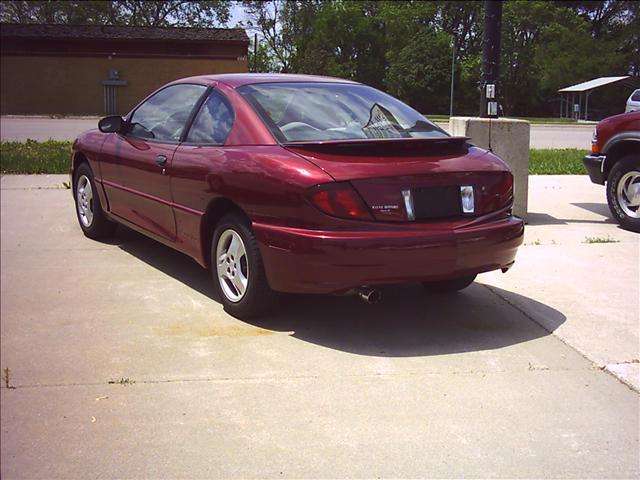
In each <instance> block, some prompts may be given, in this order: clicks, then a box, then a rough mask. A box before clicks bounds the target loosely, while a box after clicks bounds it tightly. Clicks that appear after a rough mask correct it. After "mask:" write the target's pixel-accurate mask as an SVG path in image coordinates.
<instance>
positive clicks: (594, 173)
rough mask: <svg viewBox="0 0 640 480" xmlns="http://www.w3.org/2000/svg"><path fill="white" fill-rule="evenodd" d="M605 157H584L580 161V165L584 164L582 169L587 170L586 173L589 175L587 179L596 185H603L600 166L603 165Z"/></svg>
mask: <svg viewBox="0 0 640 480" xmlns="http://www.w3.org/2000/svg"><path fill="white" fill-rule="evenodd" d="M605 158H606V157H605V156H604V155H586V156H585V157H584V158H583V159H582V163H583V164H584V168H586V169H587V173H588V174H589V178H590V179H591V181H592V182H593V183H597V184H598V185H604V181H605V180H606V179H605V178H604V174H603V173H602V164H603V163H604V159H605Z"/></svg>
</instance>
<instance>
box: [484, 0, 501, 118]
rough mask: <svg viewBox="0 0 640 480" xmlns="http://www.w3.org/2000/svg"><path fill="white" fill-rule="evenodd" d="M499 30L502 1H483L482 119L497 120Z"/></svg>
mask: <svg viewBox="0 0 640 480" xmlns="http://www.w3.org/2000/svg"><path fill="white" fill-rule="evenodd" d="M501 30H502V1H501V0H485V2H484V39H483V45H482V76H481V77H480V116H481V117H483V118H498V87H499V79H500V32H501Z"/></svg>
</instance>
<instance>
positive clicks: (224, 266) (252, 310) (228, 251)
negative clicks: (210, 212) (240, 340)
mask: <svg viewBox="0 0 640 480" xmlns="http://www.w3.org/2000/svg"><path fill="white" fill-rule="evenodd" d="M211 272H212V275H213V282H214V286H215V289H216V291H217V293H218V295H219V297H220V299H221V300H222V304H223V305H224V308H225V310H226V311H227V312H229V313H230V314H231V315H233V316H235V317H238V318H251V317H257V316H261V315H265V314H266V313H268V312H269V311H270V310H271V309H272V308H273V307H274V305H275V301H276V293H275V292H274V291H273V290H271V288H270V287H269V284H268V283H267V277H266V275H265V272H264V266H263V264H262V257H261V255H260V250H259V248H258V242H257V241H256V238H255V236H254V235H253V232H252V231H251V228H250V226H249V222H248V221H247V220H246V219H245V218H244V217H242V216H241V215H238V214H230V215H225V216H224V217H223V218H222V220H220V222H219V223H218V225H217V227H216V229H215V232H214V233H213V241H212V242H211Z"/></svg>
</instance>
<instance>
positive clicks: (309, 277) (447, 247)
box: [253, 216, 524, 293]
mask: <svg viewBox="0 0 640 480" xmlns="http://www.w3.org/2000/svg"><path fill="white" fill-rule="evenodd" d="M386 228H390V227H389V226H388V224H387V225H386ZM253 229H254V232H255V234H256V237H257V239H258V242H259V245H260V251H261V253H262V257H263V261H264V264H265V269H266V273H267V278H268V280H269V284H270V285H271V288H273V289H274V290H277V291H282V292H292V293H293V292H295V293H339V292H343V291H346V290H348V289H351V288H355V287H359V286H362V285H383V284H396V283H407V282H414V281H416V282H417V281H425V280H438V279H446V278H453V277H458V276H463V275H471V274H475V273H480V272H487V271H490V270H497V269H500V268H506V267H509V266H510V265H511V264H512V263H513V262H514V260H515V256H516V250H517V248H518V246H520V244H522V239H523V236H524V224H523V221H522V220H521V219H520V218H518V217H514V216H503V217H502V218H500V219H495V220H492V221H487V222H483V223H481V224H475V225H468V226H465V227H464V228H444V227H442V226H428V225H424V226H419V225H411V226H404V227H402V226H397V227H394V229H386V230H366V231H364V230H358V231H319V230H305V229H298V228H290V227H281V226H274V225H266V224H258V223H254V224H253Z"/></svg>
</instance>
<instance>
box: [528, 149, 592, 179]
mask: <svg viewBox="0 0 640 480" xmlns="http://www.w3.org/2000/svg"><path fill="white" fill-rule="evenodd" d="M585 154H586V150H580V149H578V148H554V149H531V150H529V174H530V175H585V174H586V173H587V172H586V170H585V169H584V166H583V165H582V157H584V156H585Z"/></svg>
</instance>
